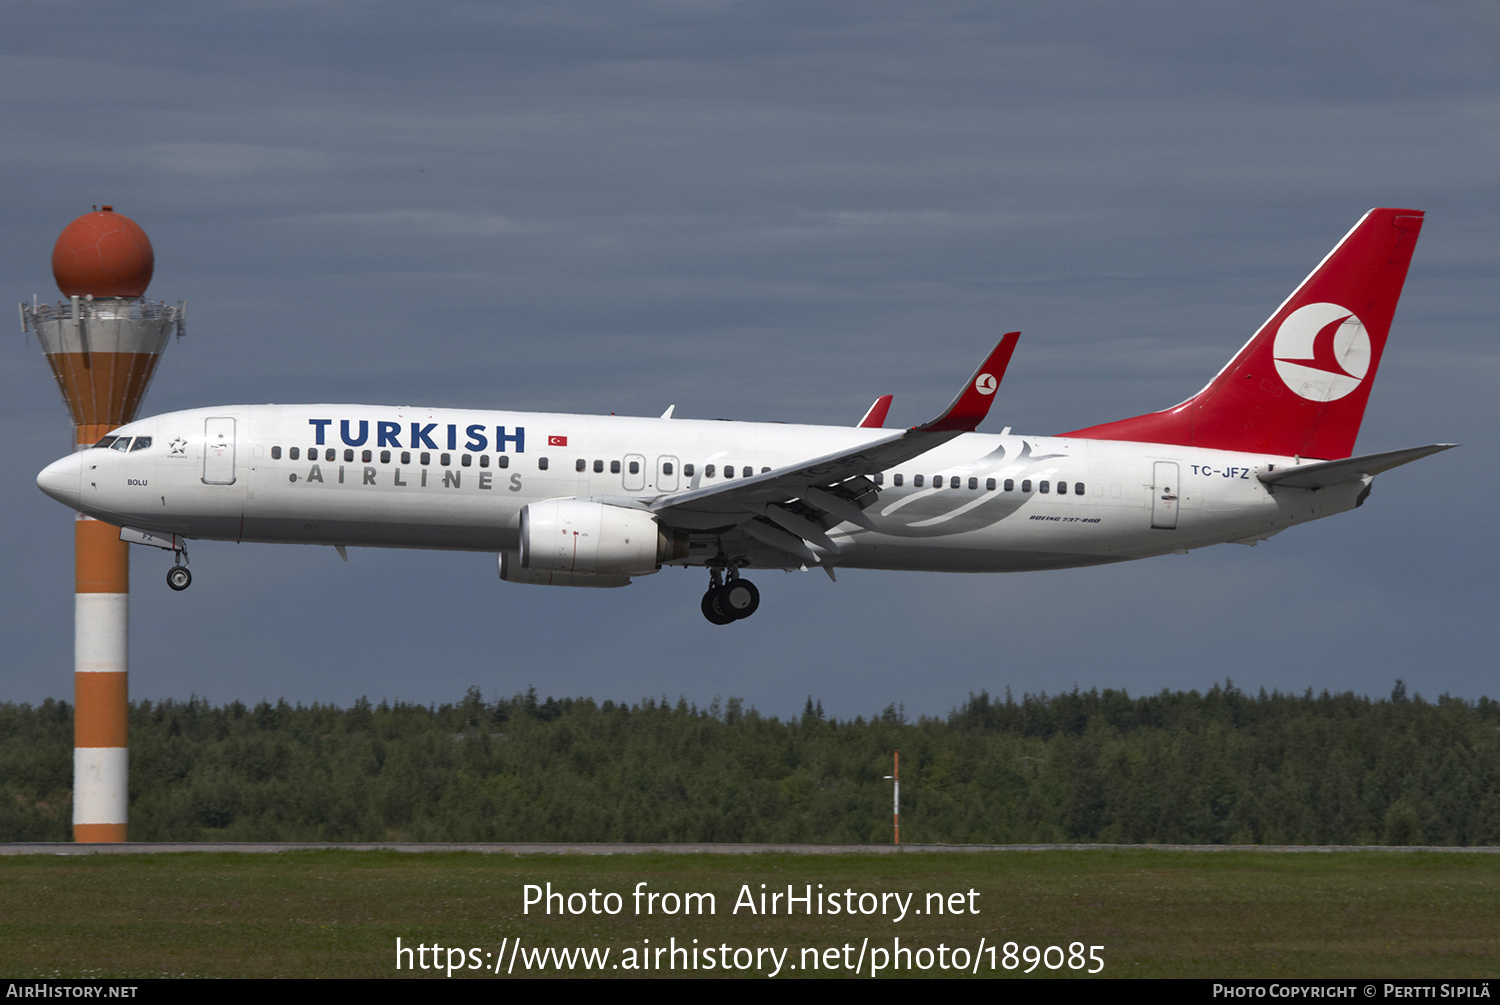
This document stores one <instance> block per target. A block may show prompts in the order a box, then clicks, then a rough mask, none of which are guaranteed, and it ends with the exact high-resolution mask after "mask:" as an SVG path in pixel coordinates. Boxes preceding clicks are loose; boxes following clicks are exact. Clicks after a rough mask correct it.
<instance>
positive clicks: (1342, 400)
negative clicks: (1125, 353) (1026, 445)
mask: <svg viewBox="0 0 1500 1005" xmlns="http://www.w3.org/2000/svg"><path fill="white" fill-rule="evenodd" d="M1421 229H1422V213H1421V211H1420V210H1414V209H1372V210H1370V211H1369V212H1368V213H1366V214H1365V215H1364V218H1363V219H1361V220H1360V221H1359V223H1357V224H1355V225H1354V229H1353V230H1351V231H1349V233H1348V234H1347V235H1346V236H1345V237H1344V239H1343V240H1342V241H1340V242H1339V244H1338V247H1336V248H1334V249H1333V251H1331V252H1329V254H1328V257H1327V258H1325V259H1323V261H1322V263H1321V264H1319V265H1318V267H1317V268H1316V269H1314V270H1313V272H1312V275H1310V276H1308V277H1307V278H1306V279H1304V280H1303V281H1302V285H1301V286H1298V287H1297V290H1296V292H1295V293H1293V294H1292V295H1291V296H1290V297H1288V298H1287V300H1286V302H1285V303H1283V304H1282V305H1281V306H1280V307H1279V308H1277V310H1276V313H1274V314H1272V315H1271V318H1270V320H1269V321H1267V322H1266V323H1265V324H1264V325H1262V326H1261V329H1260V331H1258V332H1256V333H1255V337H1254V338H1252V339H1251V340H1250V341H1249V342H1248V343H1247V344H1246V345H1245V347H1244V348H1243V349H1241V350H1240V351H1239V355H1237V356H1235V357H1234V359H1232V360H1230V362H1229V365H1228V366H1226V367H1225V368H1224V369H1223V370H1220V371H1219V374H1218V376H1216V377H1214V379H1213V380H1211V381H1209V384H1208V386H1207V387H1205V388H1204V389H1203V390H1201V391H1199V392H1198V393H1197V394H1196V395H1194V396H1193V397H1191V398H1189V399H1188V400H1187V401H1184V402H1183V403H1182V404H1180V405H1176V406H1174V407H1172V408H1169V409H1167V410H1166V411H1163V412H1152V413H1151V414H1149V415H1138V416H1136V417H1135V418H1133V419H1121V420H1120V421H1118V422H1109V423H1105V424H1104V425H1102V426H1091V427H1090V428H1088V429H1079V430H1076V431H1074V432H1072V433H1068V434H1066V435H1068V436H1080V437H1088V438H1090V439H1096V440H1135V441H1139V442H1144V443H1175V444H1181V445H1183V446H1195V447H1211V448H1215V449H1220V450H1244V451H1251V452H1258V453H1268V454H1282V455H1286V456H1293V455H1298V456H1303V457H1316V458H1324V459H1334V458H1340V457H1348V456H1350V455H1351V454H1352V453H1353V452H1354V440H1355V437H1356V436H1358V435H1359V424H1360V420H1361V419H1363V418H1364V414H1365V403H1366V402H1367V401H1368V400H1369V397H1370V385H1371V384H1372V383H1374V381H1375V371H1376V370H1377V369H1379V367H1380V356H1381V353H1382V352H1383V351H1384V349H1385V339H1386V335H1387V334H1389V332H1390V328H1391V316H1392V315H1393V314H1395V312H1396V301H1397V300H1398V299H1399V298H1400V296H1401V286H1402V284H1403V283H1404V282H1405V281H1406V269H1407V266H1409V265H1410V264H1411V253H1412V249H1413V248H1414V247H1415V246H1416V243H1417V234H1418V233H1419V232H1420V231H1421Z"/></svg>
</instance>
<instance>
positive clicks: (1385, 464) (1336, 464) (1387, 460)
mask: <svg viewBox="0 0 1500 1005" xmlns="http://www.w3.org/2000/svg"><path fill="white" fill-rule="evenodd" d="M1456 446H1458V444H1457V443H1433V444H1429V445H1428V446H1425V447H1407V448H1406V449H1405V450H1387V451H1385V452H1384V453H1379V454H1365V455H1364V456H1363V457H1346V458H1345V459H1343V460H1341V461H1320V462H1318V463H1317V464H1299V465H1297V466H1296V467H1291V468H1281V469H1280V470H1276V469H1272V470H1269V471H1261V472H1258V473H1257V474H1256V476H1255V477H1257V478H1259V479H1260V480H1261V481H1263V482H1265V483H1266V484H1267V485H1284V486H1286V487H1287V488H1293V489H1321V488H1327V487H1328V486H1329V485H1338V484H1339V483H1341V482H1350V481H1354V480H1355V479H1356V478H1362V477H1364V476H1365V475H1378V474H1380V473H1381V472H1382V471H1389V470H1390V469H1391V468H1399V467H1400V466H1401V465H1403V464H1410V463H1411V462H1412V461H1418V460H1421V459H1422V458H1423V457H1428V456H1430V455H1432V454H1436V453H1441V452H1442V451H1444V450H1451V449H1452V448H1454V447H1456Z"/></svg>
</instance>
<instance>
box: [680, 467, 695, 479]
mask: <svg viewBox="0 0 1500 1005" xmlns="http://www.w3.org/2000/svg"><path fill="white" fill-rule="evenodd" d="M682 473H683V474H684V475H686V476H687V477H689V478H691V477H693V466H692V465H691V464H684V465H683V466H682Z"/></svg>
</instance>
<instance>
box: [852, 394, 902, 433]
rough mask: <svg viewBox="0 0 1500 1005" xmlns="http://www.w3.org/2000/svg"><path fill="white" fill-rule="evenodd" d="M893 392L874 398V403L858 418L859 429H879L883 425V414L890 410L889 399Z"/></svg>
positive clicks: (892, 396) (893, 396) (891, 397)
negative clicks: (862, 416) (863, 415)
mask: <svg viewBox="0 0 1500 1005" xmlns="http://www.w3.org/2000/svg"><path fill="white" fill-rule="evenodd" d="M895 397H896V396H895V395H894V394H882V395H881V396H880V397H878V398H876V399H875V404H873V405H871V406H870V410H869V411H868V412H866V413H865V417H864V418H863V419H860V420H859V426H858V428H859V429H879V428H881V427H882V426H884V425H885V414H886V413H887V412H889V411H890V410H891V400H892V399H893V398H895Z"/></svg>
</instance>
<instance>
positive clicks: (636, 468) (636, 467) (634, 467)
mask: <svg viewBox="0 0 1500 1005" xmlns="http://www.w3.org/2000/svg"><path fill="white" fill-rule="evenodd" d="M630 473H631V474H633V475H638V474H640V473H641V462H640V461H631V462H630Z"/></svg>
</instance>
